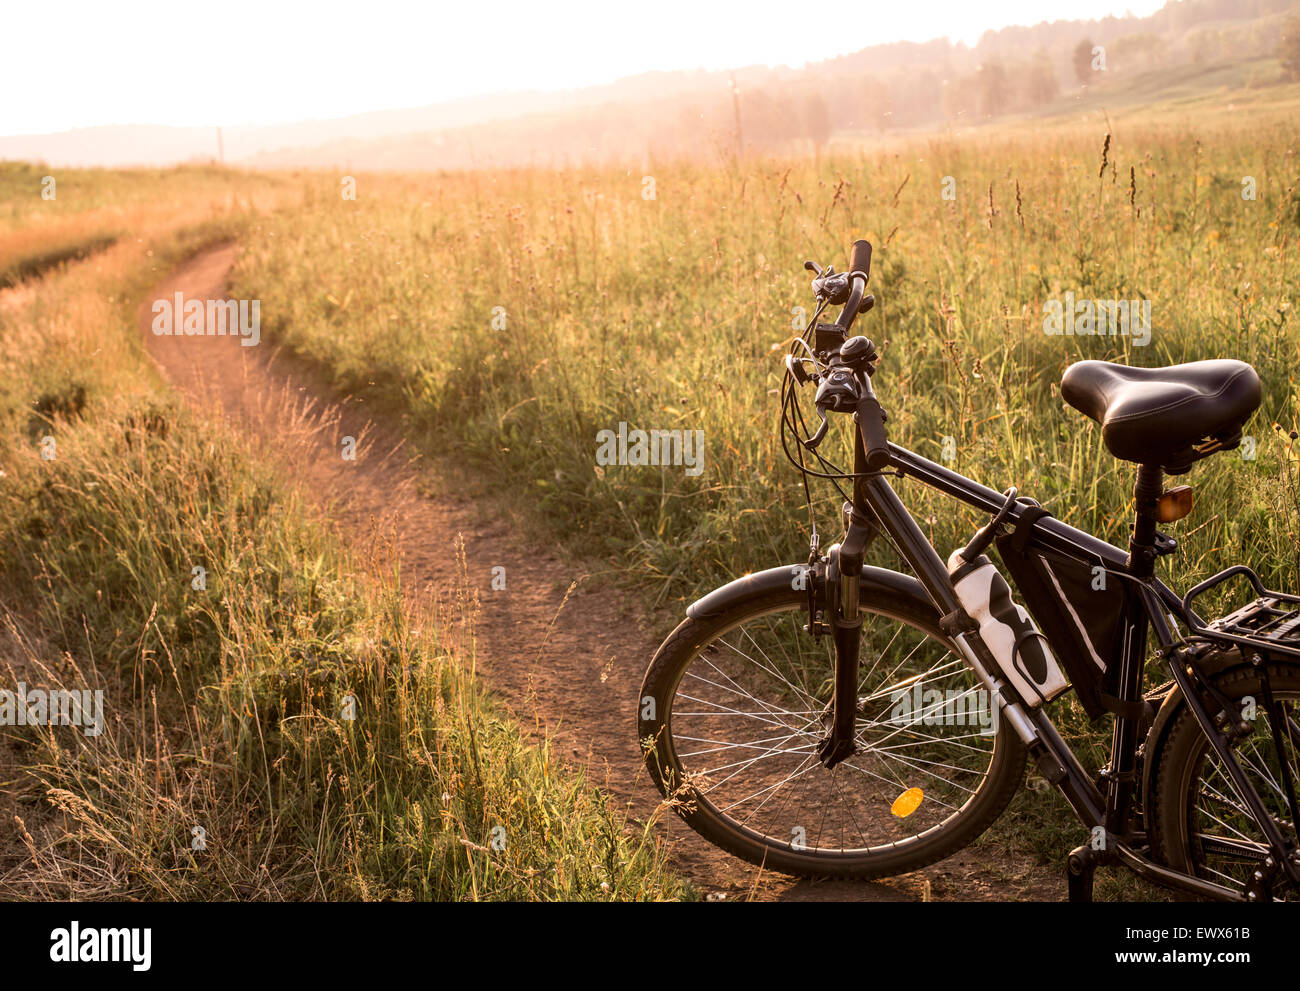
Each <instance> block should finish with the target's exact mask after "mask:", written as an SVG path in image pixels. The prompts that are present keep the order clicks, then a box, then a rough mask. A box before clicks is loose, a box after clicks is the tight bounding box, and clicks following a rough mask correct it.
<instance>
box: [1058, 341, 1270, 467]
mask: <svg viewBox="0 0 1300 991" xmlns="http://www.w3.org/2000/svg"><path fill="white" fill-rule="evenodd" d="M1061 396H1062V398H1063V399H1065V401H1066V402H1067V403H1069V404H1070V405H1071V406H1073V407H1074V408H1075V409H1077V410H1078V411H1079V412H1081V413H1083V414H1085V415H1086V416H1090V417H1092V419H1094V420H1096V421H1097V422H1098V423H1100V424H1101V436H1102V440H1104V441H1105V443H1106V447H1107V449H1108V450H1109V451H1110V453H1111V454H1113V455H1115V457H1117V458H1120V459H1122V460H1124V461H1135V462H1137V463H1138V464H1150V465H1160V466H1161V467H1162V468H1164V469H1165V471H1167V472H1169V473H1170V474H1172V475H1180V474H1182V473H1183V472H1185V471H1187V470H1188V469H1189V468H1190V467H1191V466H1192V462H1194V461H1199V460H1200V459H1201V458H1203V457H1206V456H1207V455H1210V454H1213V453H1214V452H1215V451H1224V450H1229V449H1231V448H1234V447H1236V446H1237V445H1238V444H1240V443H1241V428H1242V427H1243V426H1244V425H1245V423H1246V421H1247V420H1248V419H1250V415H1251V414H1252V413H1254V412H1255V410H1256V409H1257V408H1258V407H1259V403H1260V398H1261V390H1260V384H1259V376H1258V375H1256V374H1255V369H1253V368H1251V367H1250V365H1248V364H1246V363H1245V362H1244V361H1231V360H1227V359H1219V360H1215V361H1193V362H1189V363H1188V364H1185V365H1171V366H1170V367H1168V368H1130V367H1129V366H1128V365H1116V364H1114V363H1112V362H1109V361H1080V362H1077V363H1075V364H1073V365H1071V366H1070V367H1069V368H1067V369H1066V370H1065V376H1064V377H1063V378H1062V379H1061Z"/></svg>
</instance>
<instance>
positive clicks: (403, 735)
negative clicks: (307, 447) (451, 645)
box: [0, 215, 688, 900]
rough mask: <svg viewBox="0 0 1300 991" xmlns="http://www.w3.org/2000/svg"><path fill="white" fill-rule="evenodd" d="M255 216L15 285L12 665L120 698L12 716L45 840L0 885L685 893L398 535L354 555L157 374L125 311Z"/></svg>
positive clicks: (355, 894) (2, 528) (8, 520)
mask: <svg viewBox="0 0 1300 991" xmlns="http://www.w3.org/2000/svg"><path fill="white" fill-rule="evenodd" d="M245 222H246V218H245V219H241V218H240V217H239V216H238V215H234V216H230V217H227V218H226V219H225V220H224V221H223V222H221V223H219V224H215V225H214V224H209V225H206V226H203V227H199V228H186V229H182V230H179V231H178V230H174V229H170V228H168V229H163V230H158V231H155V232H153V236H152V237H151V238H149V239H148V240H142V242H141V243H139V244H136V243H131V242H124V243H121V244H119V245H118V246H116V247H114V248H112V249H109V250H108V251H106V252H104V253H102V254H100V255H98V256H96V257H95V258H93V259H90V260H89V261H87V262H85V263H83V264H82V265H79V266H77V267H75V268H73V269H70V270H69V271H67V272H66V273H63V274H60V275H58V276H56V277H52V278H49V279H47V280H46V281H45V282H44V283H42V284H41V286H40V291H39V293H38V294H36V295H35V296H34V297H31V298H28V299H25V300H24V301H21V302H20V303H19V304H18V305H15V306H6V307H2V308H0V339H2V340H4V342H5V345H6V347H5V349H4V361H5V368H4V373H5V374H4V380H5V382H4V390H3V392H2V393H0V419H3V420H4V421H5V429H4V431H3V435H4V437H5V438H6V440H5V442H4V444H3V447H2V448H0V463H2V464H3V468H4V473H5V477H4V483H5V484H4V485H3V486H0V588H2V589H3V590H4V591H3V594H2V595H0V607H3V612H4V617H3V623H0V626H2V627H3V630H4V636H3V638H0V639H2V640H3V647H4V660H3V662H2V664H3V666H4V667H6V668H7V671H6V676H5V680H6V681H8V682H12V681H18V680H25V682H26V683H27V684H28V685H29V686H32V685H41V686H44V687H48V688H59V687H64V686H66V687H69V688H79V689H100V690H102V691H103V692H104V693H105V696H104V697H105V709H106V715H107V724H106V728H105V730H104V732H103V733H102V734H101V735H99V736H87V735H85V734H84V733H83V732H81V731H80V730H79V729H78V728H76V727H53V728H48V729H44V730H36V729H32V728H25V729H22V730H17V729H7V730H6V731H5V732H6V733H7V734H8V736H9V740H10V742H11V743H12V744H14V745H16V746H18V747H19V748H21V749H20V757H21V759H20V763H21V764H22V766H23V768H24V770H23V771H22V774H21V776H20V780H19V782H18V787H19V790H20V792H21V794H22V795H23V797H24V802H25V803H26V804H25V806H24V808H25V809H26V814H25V817H24V816H22V815H20V817H19V821H18V826H19V827H20V835H21V836H22V838H23V841H24V844H25V845H26V847H27V858H26V860H25V862H24V863H22V864H20V865H18V866H17V867H15V868H14V869H13V870H11V871H10V872H9V874H8V875H7V876H6V877H4V878H2V879H0V887H2V888H3V891H4V893H5V894H6V895H7V896H9V897H60V898H101V897H112V898H149V899H205V900H210V899H271V898H275V899H282V898H294V899H312V898H331V899H335V898H364V899H371V898H395V899H411V898H438V899H503V898H509V899H650V898H676V897H681V896H683V895H685V894H687V893H688V892H686V891H685V889H683V888H682V887H681V885H680V884H679V883H678V882H676V881H675V880H673V878H672V877H671V876H669V875H668V874H667V873H665V871H664V868H663V855H662V851H661V850H660V848H659V846H658V844H657V842H656V841H655V839H654V837H653V834H651V833H649V832H648V831H647V829H646V827H644V826H642V827H632V828H629V823H628V821H627V818H626V814H625V810H622V809H619V808H618V807H616V806H615V805H612V804H611V803H610V802H609V801H608V800H607V799H605V797H604V796H603V795H602V794H601V793H599V792H598V791H596V790H595V789H594V788H592V787H590V786H589V785H588V783H587V782H586V781H585V779H584V777H583V776H582V775H581V774H580V773H577V772H574V771H571V770H567V769H564V768H561V767H560V766H558V764H557V762H556V760H555V759H554V756H553V754H552V753H551V752H550V750H549V746H548V744H547V743H546V742H544V741H543V742H542V743H541V744H538V745H534V744H532V743H530V742H529V741H528V739H527V738H526V736H525V734H524V732H523V731H522V730H521V729H520V727H519V726H518V725H517V724H516V723H514V722H513V721H512V720H511V719H510V718H508V717H506V716H505V715H504V714H502V713H500V712H498V711H497V710H496V708H495V707H494V706H493V705H492V704H491V703H490V702H489V701H488V699H487V698H486V696H485V695H484V693H483V692H482V690H481V688H480V687H479V686H478V684H477V682H476V680H475V678H474V675H473V657H472V653H468V654H459V655H458V656H455V657H453V656H452V655H451V654H450V653H449V651H448V649H447V648H446V647H444V646H443V645H442V644H440V642H439V640H438V637H437V634H436V630H437V628H438V623H437V621H436V619H437V618H436V617H432V616H423V615H418V614H412V612H411V607H410V606H409V604H408V603H407V601H406V599H405V597H404V594H403V590H402V588H401V586H400V583H399V582H398V580H397V577H396V569H395V566H394V560H395V558H394V552H393V549H391V548H383V547H379V548H376V549H375V552H374V554H373V555H372V556H370V557H358V556H352V555H349V554H346V553H344V551H343V550H342V549H341V548H340V547H339V546H338V545H337V544H336V543H335V542H334V540H333V539H332V538H330V537H328V536H327V535H326V531H325V530H324V529H323V528H322V527H321V526H320V525H319V520H317V519H316V518H315V517H314V516H313V515H312V513H311V512H310V511H309V510H308V509H307V508H305V507H304V505H303V504H302V503H301V502H300V501H299V499H298V497H297V496H296V495H294V494H293V493H292V491H291V490H289V489H287V488H286V487H285V486H284V484H283V482H282V480H281V479H280V478H278V477H277V476H276V475H275V474H273V472H272V471H271V470H270V469H269V468H268V467H266V466H264V465H262V464H260V463H258V462H257V461H255V460H253V459H251V458H250V457H249V455H248V453H247V451H246V449H245V448H243V447H242V446H241V445H240V444H239V442H238V439H237V438H236V437H234V436H232V435H231V434H229V433H228V432H227V430H226V428H225V427H223V426H221V425H220V424H217V423H212V422H206V421H204V420H200V419H199V418H197V417H196V416H195V415H193V414H191V413H189V412H187V411H185V410H184V409H182V408H181V407H180V406H179V405H178V404H176V402H175V401H174V400H172V399H171V398H170V397H169V396H168V395H167V393H166V392H165V390H163V389H162V388H161V387H160V383H159V381H158V379H157V377H156V373H154V372H153V370H152V369H151V368H150V366H149V365H148V364H147V362H146V361H145V359H144V356H143V353H142V349H141V345H140V341H139V337H138V332H137V331H136V328H135V326H134V321H135V313H136V305H137V304H138V302H139V299H140V298H141V296H142V294H143V293H144V292H145V289H146V287H147V286H149V285H150V284H152V282H153V281H154V280H156V279H157V278H158V275H157V274H156V273H155V272H154V271H153V270H154V268H155V267H162V268H163V269H164V270H165V269H166V268H168V267H170V266H171V265H172V264H174V263H175V261H176V260H178V259H179V258H180V257H182V256H183V255H184V254H186V253H188V252H190V251H192V250H194V249H195V248H197V247H199V246H201V245H202V244H204V243H205V242H209V241H212V240H215V239H218V238H221V237H228V236H230V235H231V234H233V233H237V232H238V230H239V227H240V225H241V224H242V223H245ZM43 452H44V453H45V454H46V455H48V454H53V457H48V456H43ZM196 567H200V568H202V569H204V570H203V572H202V573H201V575H202V579H203V580H201V581H200V580H199V575H198V574H196V572H195V571H194V569H195V568H196ZM462 607H463V608H469V607H470V603H469V602H468V601H463V602H462ZM467 649H469V648H467ZM51 810H52V812H51ZM29 822H30V825H29ZM38 823H39V825H38Z"/></svg>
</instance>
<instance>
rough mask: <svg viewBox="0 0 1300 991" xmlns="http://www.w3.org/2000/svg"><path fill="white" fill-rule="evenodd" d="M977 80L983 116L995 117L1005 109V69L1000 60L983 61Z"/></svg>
mask: <svg viewBox="0 0 1300 991" xmlns="http://www.w3.org/2000/svg"><path fill="white" fill-rule="evenodd" d="M976 78H977V79H978V80H979V99H980V110H981V112H982V113H983V114H984V116H985V117H996V116H997V115H998V114H1001V113H1004V112H1005V111H1006V110H1007V71H1006V69H1004V68H1002V63H1001V62H985V63H984V64H983V65H981V66H980V70H979V73H978V74H977V77H976Z"/></svg>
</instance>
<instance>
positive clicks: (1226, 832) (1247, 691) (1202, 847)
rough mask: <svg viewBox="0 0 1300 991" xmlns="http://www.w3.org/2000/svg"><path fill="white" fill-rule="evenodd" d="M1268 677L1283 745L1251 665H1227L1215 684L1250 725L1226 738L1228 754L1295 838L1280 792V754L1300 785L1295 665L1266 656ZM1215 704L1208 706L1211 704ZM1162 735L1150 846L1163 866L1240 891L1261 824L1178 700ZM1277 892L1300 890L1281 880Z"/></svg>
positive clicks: (1252, 867) (1299, 696) (1253, 862)
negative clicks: (1270, 661)
mask: <svg viewBox="0 0 1300 991" xmlns="http://www.w3.org/2000/svg"><path fill="white" fill-rule="evenodd" d="M1269 681H1270V684H1271V687H1272V690H1273V695H1274V697H1275V699H1276V700H1277V701H1278V702H1279V703H1280V704H1281V706H1282V708H1283V710H1284V711H1285V722H1286V723H1289V724H1290V725H1289V728H1290V731H1291V739H1290V740H1288V739H1287V733H1286V730H1287V727H1286V726H1284V725H1283V724H1282V722H1281V721H1280V722H1279V728H1280V729H1281V730H1282V733H1281V738H1282V741H1283V744H1282V753H1281V754H1279V753H1278V749H1277V747H1276V746H1275V745H1274V743H1273V740H1274V737H1273V724H1272V717H1271V716H1270V714H1269V712H1268V709H1267V707H1266V706H1265V704H1264V701H1263V682H1262V679H1261V678H1260V675H1259V673H1258V672H1257V671H1255V670H1254V669H1253V668H1250V667H1246V666H1242V667H1236V668H1232V669H1230V670H1229V671H1227V672H1225V673H1224V674H1222V675H1220V676H1219V678H1218V680H1217V681H1216V682H1215V686H1216V687H1217V688H1218V689H1219V691H1220V692H1222V693H1223V694H1224V695H1225V696H1227V698H1228V699H1229V700H1230V701H1231V702H1232V703H1233V704H1234V706H1235V707H1236V709H1237V711H1238V712H1240V713H1242V715H1243V718H1244V719H1245V721H1246V723H1247V725H1249V726H1250V731H1249V732H1248V733H1246V734H1245V735H1243V736H1241V737H1239V738H1238V739H1236V740H1235V741H1234V742H1233V744H1232V750H1233V754H1234V756H1235V757H1236V758H1237V762H1238V763H1239V764H1240V765H1241V768H1242V770H1243V771H1244V772H1245V774H1246V777H1247V778H1248V779H1249V781H1250V783H1251V786H1252V787H1253V788H1254V789H1255V791H1256V792H1257V793H1258V794H1259V796H1260V798H1261V799H1262V800H1263V802H1264V806H1265V808H1266V809H1267V810H1268V812H1269V814H1270V815H1271V816H1272V818H1273V822H1274V823H1275V824H1276V825H1277V827H1278V828H1279V829H1280V830H1281V832H1282V835H1283V836H1289V837H1292V838H1294V837H1295V835H1296V826H1295V823H1294V822H1293V821H1292V816H1291V810H1290V807H1289V805H1290V803H1289V802H1288V800H1287V797H1286V789H1285V786H1284V778H1283V774H1282V761H1283V760H1285V761H1286V763H1287V766H1288V769H1289V772H1290V777H1291V785H1292V787H1293V788H1298V789H1300V761H1298V760H1297V753H1296V745H1297V743H1300V726H1297V718H1298V717H1300V665H1295V664H1272V665H1270V666H1269ZM1211 712H1213V710H1211ZM1174 719H1175V721H1174V723H1173V725H1172V726H1171V727H1170V728H1169V730H1168V732H1167V733H1165V735H1164V743H1163V745H1162V746H1161V748H1160V749H1159V751H1158V752H1157V753H1156V755H1155V760H1156V761H1157V763H1156V765H1155V782H1154V792H1155V802H1154V817H1153V820H1152V823H1151V840H1152V846H1153V849H1154V852H1155V853H1156V854H1157V855H1158V856H1159V857H1160V858H1161V859H1162V860H1163V861H1164V862H1165V863H1167V864H1168V865H1169V866H1171V867H1174V868H1176V869H1178V870H1181V871H1184V872H1186V873H1189V874H1193V875H1195V876H1196V877H1199V878H1203V879H1204V880H1206V881H1211V882H1213V883H1215V884H1222V885H1224V886H1225V887H1229V888H1232V889H1233V890H1235V891H1239V892H1244V891H1245V890H1246V884H1247V882H1248V881H1249V880H1250V878H1251V875H1252V874H1253V873H1254V872H1255V871H1256V870H1259V869H1261V867H1262V865H1263V863H1264V860H1265V858H1267V856H1268V847H1267V845H1266V843H1265V841H1264V836H1263V832H1262V830H1260V828H1259V826H1258V825H1256V823H1255V821H1254V819H1253V818H1252V817H1251V816H1250V814H1249V813H1248V812H1247V810H1246V806H1245V803H1244V802H1243V801H1242V799H1241V796H1240V794H1238V792H1237V789H1236V788H1235V787H1234V786H1233V784H1232V781H1231V779H1230V778H1229V777H1228V775H1227V773H1226V771H1225V769H1224V766H1223V762H1222V761H1220V760H1219V757H1218V754H1217V753H1215V751H1214V748H1213V747H1212V746H1210V741H1209V740H1208V739H1207V738H1206V736H1205V734H1204V733H1202V732H1201V727H1200V724H1199V723H1197V721H1196V717H1195V716H1193V715H1192V713H1191V711H1190V710H1188V709H1187V707H1186V706H1185V705H1184V706H1183V710H1182V712H1181V713H1179V714H1178V715H1177V716H1175V717H1174ZM1273 895H1274V897H1275V898H1285V899H1287V900H1293V899H1300V892H1297V891H1296V890H1295V888H1294V887H1289V886H1285V885H1284V884H1282V882H1280V881H1279V884H1278V886H1276V887H1275V889H1274V891H1273Z"/></svg>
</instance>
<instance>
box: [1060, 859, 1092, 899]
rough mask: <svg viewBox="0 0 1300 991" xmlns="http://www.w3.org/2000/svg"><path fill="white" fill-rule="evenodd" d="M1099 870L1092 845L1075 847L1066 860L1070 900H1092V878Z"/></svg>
mask: <svg viewBox="0 0 1300 991" xmlns="http://www.w3.org/2000/svg"><path fill="white" fill-rule="evenodd" d="M1096 871H1097V856H1096V854H1095V853H1094V852H1093V849H1092V847H1090V846H1079V847H1075V848H1074V849H1073V850H1071V851H1070V856H1069V858H1068V859H1067V860H1066V873H1067V875H1068V876H1069V891H1070V901H1072V902H1090V901H1092V879H1093V875H1094V874H1095V873H1096Z"/></svg>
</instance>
